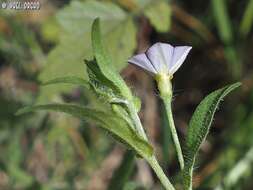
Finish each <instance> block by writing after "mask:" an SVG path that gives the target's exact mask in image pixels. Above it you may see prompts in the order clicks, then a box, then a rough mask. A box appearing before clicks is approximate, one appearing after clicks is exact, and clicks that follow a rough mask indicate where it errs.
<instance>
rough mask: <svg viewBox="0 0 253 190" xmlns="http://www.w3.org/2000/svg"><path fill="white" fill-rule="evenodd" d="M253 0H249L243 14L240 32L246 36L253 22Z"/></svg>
mask: <svg viewBox="0 0 253 190" xmlns="http://www.w3.org/2000/svg"><path fill="white" fill-rule="evenodd" d="M252 10H253V0H249V3H248V4H247V6H246V10H245V12H244V14H243V18H242V21H241V24H240V33H241V35H242V36H243V37H246V36H247V35H248V33H249V32H250V29H251V28H252V24H253V11H252Z"/></svg>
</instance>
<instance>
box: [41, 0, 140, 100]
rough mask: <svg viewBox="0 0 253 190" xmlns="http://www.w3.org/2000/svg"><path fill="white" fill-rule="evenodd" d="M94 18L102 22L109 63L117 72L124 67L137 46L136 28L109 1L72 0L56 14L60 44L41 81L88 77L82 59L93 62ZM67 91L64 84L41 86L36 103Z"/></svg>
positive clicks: (126, 15)
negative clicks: (110, 60)
mask: <svg viewBox="0 0 253 190" xmlns="http://www.w3.org/2000/svg"><path fill="white" fill-rule="evenodd" d="M97 17H99V18H100V19H101V25H102V29H103V30H102V35H103V38H104V39H105V42H106V43H105V44H106V46H107V47H109V48H108V50H109V53H110V54H111V55H113V60H112V64H113V65H114V66H115V68H116V69H117V70H118V71H119V70H121V69H122V68H123V67H125V66H126V65H127V62H126V60H127V58H128V57H130V56H131V55H132V53H133V51H134V49H135V47H136V41H135V37H136V28H135V25H134V24H133V20H132V19H131V17H130V16H129V15H128V14H127V13H126V12H125V11H123V10H122V9H121V8H119V7H118V6H117V5H116V4H113V3H110V2H98V1H92V0H88V1H84V2H80V1H71V3H70V4H69V5H68V6H66V7H64V8H63V9H61V10H60V11H59V12H58V13H57V15H56V19H57V21H58V22H59V25H60V31H61V33H60V34H61V35H60V42H59V44H57V45H56V47H55V48H54V49H53V50H52V51H51V52H50V53H49V55H48V58H47V64H46V65H45V67H44V68H43V71H42V72H41V74H40V75H39V80H40V81H47V80H51V79H53V78H56V77H66V76H71V75H75V76H78V77H84V78H86V77H87V76H86V75H85V74H84V69H83V60H84V58H85V59H92V51H91V40H90V35H91V25H92V22H93V21H94V19H95V18H97ZM119 49H120V53H118V50H119ZM70 89H71V88H70V87H68V86H66V85H57V87H56V86H54V87H53V86H44V87H41V89H40V92H41V93H40V96H39V98H38V100H37V103H42V102H47V101H48V99H52V96H53V95H55V94H56V93H60V92H66V91H69V90H70Z"/></svg>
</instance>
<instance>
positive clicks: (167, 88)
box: [156, 75, 184, 170]
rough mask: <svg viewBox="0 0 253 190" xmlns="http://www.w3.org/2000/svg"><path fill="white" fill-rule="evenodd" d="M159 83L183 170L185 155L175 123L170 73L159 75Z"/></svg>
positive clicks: (157, 78)
mask: <svg viewBox="0 0 253 190" xmlns="http://www.w3.org/2000/svg"><path fill="white" fill-rule="evenodd" d="M156 80H157V83H158V89H159V91H160V95H161V98H162V100H163V103H164V106H165V109H166V114H167V117H168V121H169V127H170V131H171V135H172V139H173V142H174V145H175V148H176V152H177V157H178V161H179V164H180V168H181V170H183V169H184V157H183V153H182V149H181V145H180V142H179V139H178V136H177V131H176V127H175V124H174V119H173V115H172V110H171V101H172V87H171V82H170V77H169V76H168V75H158V76H157V77H156Z"/></svg>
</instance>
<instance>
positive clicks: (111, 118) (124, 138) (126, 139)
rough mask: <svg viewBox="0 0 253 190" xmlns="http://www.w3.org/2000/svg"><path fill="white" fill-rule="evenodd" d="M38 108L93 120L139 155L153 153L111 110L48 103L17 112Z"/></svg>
mask: <svg viewBox="0 0 253 190" xmlns="http://www.w3.org/2000/svg"><path fill="white" fill-rule="evenodd" d="M36 110H52V111H57V112H64V113H68V114H71V115H72V116H75V117H78V118H81V119H86V120H90V121H93V122H95V123H96V124H98V125H99V126H100V127H102V128H103V129H105V130H106V131H108V132H109V133H111V134H112V135H113V136H115V137H116V138H117V139H118V140H120V141H121V142H123V143H125V144H126V145H128V146H129V147H131V148H132V149H133V150H135V151H136V152H137V153H138V154H139V155H141V156H143V157H146V158H147V157H150V156H151V155H152V154H153V148H152V146H151V145H150V144H149V143H148V142H147V141H146V140H144V139H143V138H142V137H140V136H139V135H138V134H137V133H136V132H135V131H134V130H133V129H132V128H131V127H130V126H129V125H128V124H127V123H126V122H125V121H124V120H122V119H121V118H119V117H117V116H116V115H115V114H113V113H111V112H104V111H100V110H96V109H92V108H87V107H81V106H78V105H74V104H46V105H36V106H31V107H26V108H23V109H20V110H19V111H18V112H17V114H18V115H19V114H23V113H27V112H31V111H36Z"/></svg>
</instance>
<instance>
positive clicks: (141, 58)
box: [128, 53, 157, 74]
mask: <svg viewBox="0 0 253 190" xmlns="http://www.w3.org/2000/svg"><path fill="white" fill-rule="evenodd" d="M128 62H129V63H131V64H134V65H137V66H139V67H141V68H143V69H145V70H147V71H149V72H151V73H154V74H156V73H157V71H156V70H155V68H154V67H153V65H152V64H151V63H150V61H149V60H148V58H147V56H146V54H145V53H141V54H138V55H135V56H133V57H132V58H130V59H129V60H128Z"/></svg>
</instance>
